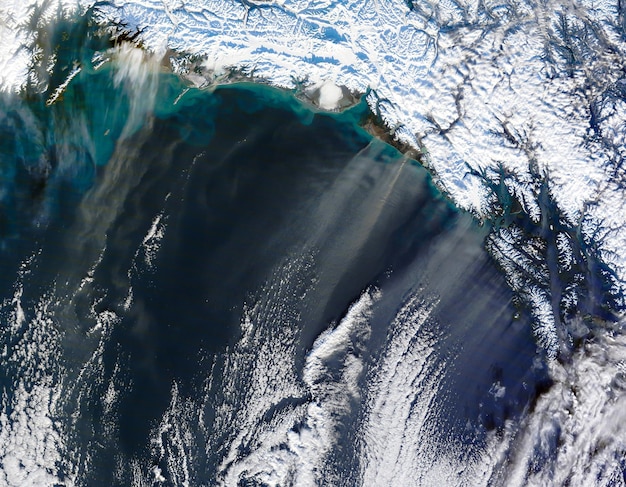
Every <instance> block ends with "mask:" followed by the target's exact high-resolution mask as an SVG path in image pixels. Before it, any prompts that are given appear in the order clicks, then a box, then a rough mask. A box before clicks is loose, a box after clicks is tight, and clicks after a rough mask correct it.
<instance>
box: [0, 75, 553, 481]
mask: <svg viewBox="0 0 626 487" xmlns="http://www.w3.org/2000/svg"><path fill="white" fill-rule="evenodd" d="M116 70H117V71H116ZM120 70H121V68H119V66H118V67H117V68H115V67H112V66H111V65H105V66H104V67H102V68H100V69H99V70H98V71H92V70H88V69H85V70H84V71H83V72H82V73H81V74H80V75H78V76H77V77H76V78H75V79H74V80H73V81H72V83H71V84H70V85H69V86H68V88H67V90H66V91H65V93H64V94H63V96H62V98H61V99H59V100H57V101H56V102H55V103H53V104H52V105H51V106H48V105H46V104H45V99H43V98H39V99H37V98H35V99H23V98H19V97H17V96H16V97H4V98H3V99H2V104H3V105H2V108H1V121H0V130H1V131H2V147H1V150H2V158H3V160H2V176H1V180H0V183H1V192H2V207H1V222H2V226H1V228H0V240H1V243H2V248H1V249H0V268H1V272H0V291H1V292H2V299H3V301H2V308H1V310H0V313H1V319H2V331H1V335H0V340H1V342H0V350H2V354H1V355H0V385H1V387H2V411H1V420H0V426H1V427H2V433H0V440H1V441H2V444H3V446H4V450H5V453H4V454H3V455H2V456H1V458H2V460H1V462H2V472H3V475H4V477H2V482H4V483H6V484H8V485H47V484H54V483H56V484H57V485H90V486H97V485H102V486H110V485H215V484H218V483H223V484H226V485H267V484H270V485H274V484H280V485H291V484H293V485H305V484H306V483H307V481H306V479H309V477H307V475H308V473H307V472H309V471H310V472H313V473H311V475H312V477H310V478H313V479H315V482H316V483H318V484H322V485H359V484H360V483H361V482H364V480H363V479H367V478H369V477H368V475H370V474H371V472H370V470H371V468H373V467H374V466H376V465H377V464H376V462H377V461H378V462H380V461H383V460H384V458H383V457H384V455H383V456H380V455H379V453H380V451H383V452H384V450H385V449H393V448H395V447H394V444H395V443H397V441H398V440H399V439H398V438H397V437H396V436H397V430H395V431H396V432H395V433H394V432H393V431H391V430H390V431H386V429H388V428H390V426H391V425H392V422H393V421H395V420H399V421H403V423H402V425H403V426H402V431H404V432H405V433H404V435H405V436H406V438H404V437H403V438H401V439H402V441H404V442H405V443H404V445H405V446H404V447H403V448H408V447H407V446H406V445H414V446H415V445H419V444H422V445H423V444H428V445H431V446H432V447H433V448H434V449H435V450H436V449H437V448H440V449H444V450H446V449H447V450H448V451H450V452H457V451H458V452H461V453H459V455H460V458H459V459H460V461H461V462H468V463H469V462H471V459H472V458H473V457H474V456H476V455H478V453H479V452H480V451H481V449H482V448H483V447H484V445H485V442H486V441H487V438H488V436H489V435H492V434H497V433H498V431H503V430H504V427H505V423H506V421H507V420H516V418H518V417H519V416H520V415H521V413H522V411H524V410H527V409H528V408H532V405H533V402H534V400H535V399H536V397H537V394H538V393H539V392H541V391H542V390H544V389H545V388H547V387H548V386H549V380H548V379H547V375H546V370H545V366H544V365H543V362H542V355H541V352H539V351H538V350H537V348H536V345H535V342H534V340H533V337H532V333H531V326H530V319H529V317H528V316H527V313H526V312H525V311H524V309H523V308H521V307H516V306H515V303H514V299H513V298H514V297H513V294H512V292H511V291H510V289H509V287H508V286H507V284H506V282H505V279H504V277H503V275H502V274H501V273H500V272H499V271H498V269H497V268H496V266H495V264H494V263H493V261H492V260H491V258H490V257H489V255H488V254H487V252H486V251H485V250H484V241H485V237H486V235H487V232H488V229H487V228H486V227H481V226H479V225H478V224H477V223H476V222H475V221H474V220H473V219H472V217H471V216H469V215H467V214H465V213H463V212H460V211H459V210H457V209H456V208H455V207H454V206H453V205H452V204H451V203H450V202H449V201H448V200H447V199H446V198H445V197H444V196H442V195H441V193H439V192H438V190H437V189H436V188H435V186H434V185H433V183H432V181H431V179H430V176H429V175H428V173H427V172H426V171H425V170H424V169H423V168H422V167H420V166H419V165H418V164H417V163H416V162H415V161H413V160H410V159H407V158H406V157H404V156H402V155H401V154H400V153H398V152H397V151H396V150H395V149H394V148H392V147H390V146H388V145H386V144H384V143H383V142H381V141H378V140H376V139H373V138H372V137H371V136H370V135H369V134H367V133H366V132H365V131H364V130H362V129H361V128H360V127H359V122H360V121H362V119H363V117H364V116H366V115H367V114H368V111H367V108H366V107H365V105H364V104H363V103H362V104H359V105H357V106H355V107H353V108H352V109H350V110H348V111H345V112H343V113H341V114H328V113H326V114H325V113H318V112H316V111H314V110H313V109H312V108H311V107H309V106H307V105H305V104H303V103H302V102H301V101H299V100H297V99H296V98H295V97H294V96H293V95H292V94H290V93H287V92H283V91H279V90H275V89H271V88H269V87H266V86H263V85H259V84H255V85H253V84H247V83H240V84H236V85H232V86H228V87H222V88H218V89H215V90H205V91H201V90H197V89H194V88H188V87H186V86H185V85H184V84H183V83H182V81H180V80H179V79H178V78H177V77H175V76H173V75H170V74H164V73H159V72H158V71H157V72H155V71H154V70H152V71H150V70H147V71H146V72H139V73H138V74H137V73H135V74H134V75H128V76H127V77H126V78H123V79H121V81H120V79H118V78H116V73H119V71H120ZM370 298H371V299H370ZM368 300H369V301H368ZM370 301H371V302H370ZM355 302H357V303H360V304H359V306H363V307H364V309H367V311H366V312H363V314H362V315H359V316H357V317H355V316H353V315H351V314H350V313H349V312H348V310H349V309H350V306H351V305H352V304H353V303H355ZM368 303H369V304H368ZM333 330H334V331H335V332H336V333H334V332H333ZM320 337H321V338H320ZM422 359H423V360H424V363H423V364H421V362H420V360H422ZM394 364H395V365H394ZM411 364H413V365H411ZM420 364H421V365H420ZM405 366H406V367H405ZM394 402H395V403H397V404H398V405H400V404H404V403H406V407H405V409H404V410H405V412H406V414H405V416H402V414H403V413H401V411H400V410H398V411H396V412H395V413H393V414H391V415H388V414H389V411H387V410H386V409H385V407H383V406H384V405H385V404H391V403H394ZM316 408H317V409H316ZM318 413H319V414H318ZM385 415H388V416H385ZM419 415H425V417H426V420H424V421H422V422H421V423H419V424H418V423H416V422H415V421H417V420H416V419H415V418H416V417H418V416H419ZM320 418H322V419H320ZM323 418H325V419H323ZM377 418H378V419H377ZM372 435H373V436H372ZM376 435H379V436H376ZM394 435H395V436H394ZM401 436H402V435H401ZM374 437H376V438H379V439H378V440H376V438H374ZM311 438H313V440H311ZM315 438H317V439H315ZM329 438H330V439H329ZM372 438H373V439H374V440H376V441H378V442H379V443H380V444H381V445H382V450H377V449H375V448H374V449H372V448H373V447H370V446H369V444H368V439H372ZM372 441H373V440H372ZM372 444H378V443H376V442H375V441H373V443H372ZM385 445H387V446H385ZM415 448H416V451H417V446H415ZM377 452H378V453H377ZM377 455H378V456H377ZM294 458H295V459H296V460H294ZM290 462H291V463H290ZM368 468H370V470H368ZM281 469H282V470H281ZM268 472H270V473H268ZM271 472H274V473H273V474H272V473H271ZM281 472H287V473H284V474H283V473H281ZM272 475H274V477H272ZM268 479H269V480H268ZM271 479H279V480H274V481H272V480H271ZM280 479H282V480H280ZM365 482H366V481H365ZM0 483H1V482H0ZM366 483H367V482H366Z"/></svg>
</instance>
